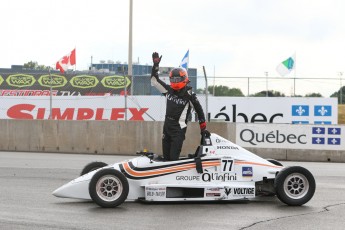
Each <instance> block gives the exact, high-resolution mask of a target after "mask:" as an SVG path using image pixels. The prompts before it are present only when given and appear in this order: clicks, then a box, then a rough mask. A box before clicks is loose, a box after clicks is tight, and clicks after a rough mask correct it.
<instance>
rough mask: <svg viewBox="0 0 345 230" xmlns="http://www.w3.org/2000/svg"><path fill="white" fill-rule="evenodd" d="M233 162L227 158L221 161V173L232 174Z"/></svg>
mask: <svg viewBox="0 0 345 230" xmlns="http://www.w3.org/2000/svg"><path fill="white" fill-rule="evenodd" d="M233 166H234V160H230V159H227V158H222V159H221V171H222V172H233V171H234V167H233Z"/></svg>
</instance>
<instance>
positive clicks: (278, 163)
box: [266, 159, 283, 166]
mask: <svg viewBox="0 0 345 230" xmlns="http://www.w3.org/2000/svg"><path fill="white" fill-rule="evenodd" d="M266 160H267V161H268V162H271V163H272V164H274V165H277V166H283V164H282V163H280V162H279V161H277V160H274V159H266Z"/></svg>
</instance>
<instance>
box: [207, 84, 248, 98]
mask: <svg viewBox="0 0 345 230" xmlns="http://www.w3.org/2000/svg"><path fill="white" fill-rule="evenodd" d="M213 87H214V96H230V97H244V94H243V93H242V91H241V89H239V88H229V87H228V86H224V85H216V86H209V87H208V92H210V94H213Z"/></svg>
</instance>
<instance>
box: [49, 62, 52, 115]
mask: <svg viewBox="0 0 345 230" xmlns="http://www.w3.org/2000/svg"><path fill="white" fill-rule="evenodd" d="M48 70H49V78H50V89H49V91H50V93H49V94H50V96H49V106H50V108H49V110H50V113H49V118H48V119H49V120H50V119H52V113H53V86H52V85H53V78H52V75H51V73H50V66H49V68H48Z"/></svg>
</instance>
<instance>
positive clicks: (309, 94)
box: [305, 93, 322, 97]
mask: <svg viewBox="0 0 345 230" xmlns="http://www.w3.org/2000/svg"><path fill="white" fill-rule="evenodd" d="M305 97H322V95H321V94H320V93H308V94H306V95H305Z"/></svg>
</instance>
